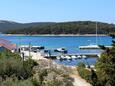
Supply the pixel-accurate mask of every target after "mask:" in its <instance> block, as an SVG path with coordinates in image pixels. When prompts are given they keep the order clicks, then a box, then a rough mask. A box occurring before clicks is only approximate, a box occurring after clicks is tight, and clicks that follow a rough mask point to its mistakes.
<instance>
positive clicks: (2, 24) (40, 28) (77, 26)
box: [0, 21, 115, 35]
mask: <svg viewBox="0 0 115 86" xmlns="http://www.w3.org/2000/svg"><path fill="white" fill-rule="evenodd" d="M97 26H98V34H108V33H113V32H115V25H114V24H109V23H103V22H97ZM0 31H1V32H3V33H8V34H30V35H32V34H95V32H96V22H95V21H73V22H58V23H56V22H34V23H16V22H11V21H0Z"/></svg>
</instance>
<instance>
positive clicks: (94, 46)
mask: <svg viewBox="0 0 115 86" xmlns="http://www.w3.org/2000/svg"><path fill="white" fill-rule="evenodd" d="M105 47H107V48H111V47H112V46H105ZM79 49H100V47H99V46H98V45H88V46H79Z"/></svg>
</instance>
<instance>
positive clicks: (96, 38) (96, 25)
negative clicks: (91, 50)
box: [96, 21, 98, 45]
mask: <svg viewBox="0 0 115 86" xmlns="http://www.w3.org/2000/svg"><path fill="white" fill-rule="evenodd" d="M97 44H98V40H97V21H96V45H97Z"/></svg>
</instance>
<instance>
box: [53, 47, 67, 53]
mask: <svg viewBox="0 0 115 86" xmlns="http://www.w3.org/2000/svg"><path fill="white" fill-rule="evenodd" d="M54 52H61V53H67V50H66V49H65V48H57V49H55V50H54Z"/></svg>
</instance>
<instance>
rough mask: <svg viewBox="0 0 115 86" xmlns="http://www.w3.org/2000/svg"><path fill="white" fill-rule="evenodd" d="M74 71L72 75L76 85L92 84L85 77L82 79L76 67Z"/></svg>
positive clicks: (87, 85)
mask: <svg viewBox="0 0 115 86" xmlns="http://www.w3.org/2000/svg"><path fill="white" fill-rule="evenodd" d="M72 70H73V71H74V72H73V73H72V74H71V75H70V77H72V78H73V79H74V82H73V85H74V86H91V84H89V83H88V82H87V81H86V80H85V79H82V78H81V77H80V76H79V74H78V72H77V70H76V69H75V68H73V69H72Z"/></svg>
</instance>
